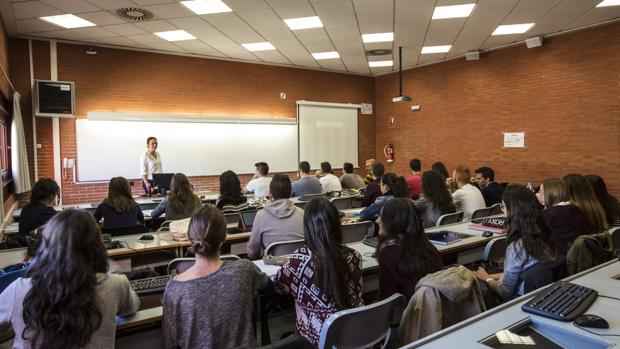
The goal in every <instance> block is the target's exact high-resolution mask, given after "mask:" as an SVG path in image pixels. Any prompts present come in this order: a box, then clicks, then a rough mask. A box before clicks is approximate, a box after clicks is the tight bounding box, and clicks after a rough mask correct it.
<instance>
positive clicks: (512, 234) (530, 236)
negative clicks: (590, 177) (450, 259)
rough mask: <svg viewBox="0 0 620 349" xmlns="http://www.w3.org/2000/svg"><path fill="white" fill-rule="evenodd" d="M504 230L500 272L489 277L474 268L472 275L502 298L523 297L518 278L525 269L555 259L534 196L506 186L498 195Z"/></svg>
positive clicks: (544, 222)
mask: <svg viewBox="0 0 620 349" xmlns="http://www.w3.org/2000/svg"><path fill="white" fill-rule="evenodd" d="M502 203H503V205H504V208H505V212H506V216H507V224H508V226H509V227H510V228H509V229H508V235H507V239H508V240H507V241H508V248H507V249H506V260H505V262H504V272H503V273H499V274H492V275H489V274H488V273H487V272H486V270H484V268H478V270H477V271H476V276H478V278H479V279H480V280H483V281H485V282H486V283H487V284H488V286H489V288H490V289H491V290H493V291H494V292H495V293H497V294H498V295H499V296H500V297H501V298H502V299H504V300H509V299H511V298H514V297H516V296H520V295H522V294H523V292H524V290H523V283H521V282H520V281H519V280H520V279H519V275H520V274H521V273H522V272H523V271H524V270H526V269H527V268H529V267H531V266H533V265H535V264H537V263H543V262H548V261H552V260H554V259H555V248H554V244H553V240H552V239H551V228H549V225H548V224H547V221H546V219H545V216H544V214H543V211H542V208H541V206H540V203H539V202H538V200H537V199H536V196H535V195H534V193H533V192H532V191H531V190H529V189H527V188H526V187H524V186H522V185H510V186H508V187H507V188H506V190H505V191H504V194H503V195H502Z"/></svg>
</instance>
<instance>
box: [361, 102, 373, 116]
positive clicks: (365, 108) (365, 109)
mask: <svg viewBox="0 0 620 349" xmlns="http://www.w3.org/2000/svg"><path fill="white" fill-rule="evenodd" d="M360 106H361V112H362V114H364V115H370V114H372V104H370V103H361V104H360Z"/></svg>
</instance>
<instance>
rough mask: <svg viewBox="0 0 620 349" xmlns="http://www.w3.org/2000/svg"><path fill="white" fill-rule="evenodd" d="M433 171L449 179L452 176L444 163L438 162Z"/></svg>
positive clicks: (433, 166)
mask: <svg viewBox="0 0 620 349" xmlns="http://www.w3.org/2000/svg"><path fill="white" fill-rule="evenodd" d="M431 170H435V171H437V172H439V173H441V175H442V176H443V177H444V178H445V179H448V178H449V177H450V175H449V174H448V170H447V169H446V165H444V164H443V162H440V161H437V162H435V163H434V164H433V165H432V166H431Z"/></svg>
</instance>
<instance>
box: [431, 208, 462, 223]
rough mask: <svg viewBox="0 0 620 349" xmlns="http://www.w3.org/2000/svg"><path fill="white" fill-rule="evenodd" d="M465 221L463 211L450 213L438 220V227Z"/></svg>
mask: <svg viewBox="0 0 620 349" xmlns="http://www.w3.org/2000/svg"><path fill="white" fill-rule="evenodd" d="M462 220H463V211H459V212H455V213H448V214H444V215H442V216H439V218H437V223H436V226H437V227H440V226H442V225H446V224H454V223H458V222H460V221H462Z"/></svg>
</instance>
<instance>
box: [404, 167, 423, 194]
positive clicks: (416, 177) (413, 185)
mask: <svg viewBox="0 0 620 349" xmlns="http://www.w3.org/2000/svg"><path fill="white" fill-rule="evenodd" d="M409 168H411V176H409V177H407V188H408V189H409V197H410V198H412V199H414V200H417V199H418V198H419V196H420V194H421V193H422V163H421V162H420V160H419V159H413V160H411V161H409Z"/></svg>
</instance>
